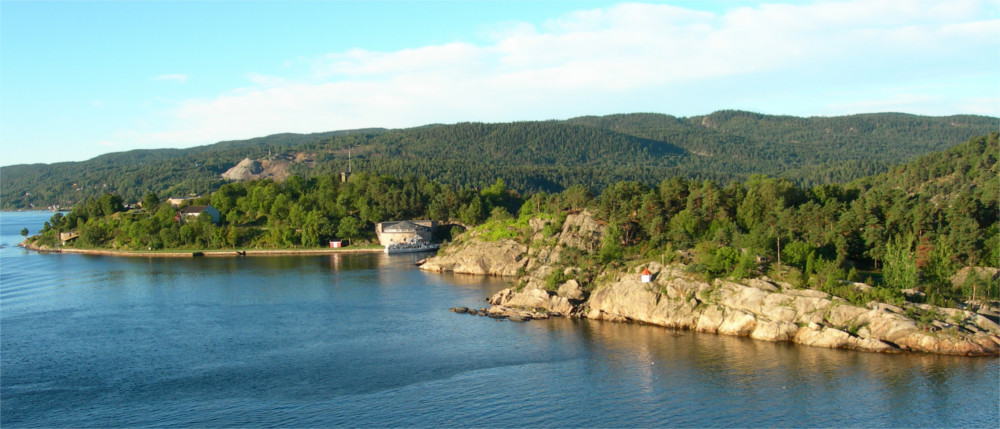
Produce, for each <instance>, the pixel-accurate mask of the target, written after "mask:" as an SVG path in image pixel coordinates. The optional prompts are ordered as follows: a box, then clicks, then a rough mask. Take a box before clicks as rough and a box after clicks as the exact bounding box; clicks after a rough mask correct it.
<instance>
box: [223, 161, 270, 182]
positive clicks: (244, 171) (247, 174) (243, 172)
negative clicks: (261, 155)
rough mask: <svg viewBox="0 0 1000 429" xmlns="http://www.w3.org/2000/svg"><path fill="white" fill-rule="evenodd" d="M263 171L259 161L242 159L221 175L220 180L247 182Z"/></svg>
mask: <svg viewBox="0 0 1000 429" xmlns="http://www.w3.org/2000/svg"><path fill="white" fill-rule="evenodd" d="M263 171H264V169H263V167H261V165H260V161H256V160H252V159H250V158H243V160H242V161H240V162H239V164H236V165H235V166H233V168H230V169H229V170H226V172H225V173H222V178H223V179H227V180H248V179H250V178H252V177H254V176H256V175H259V174H260V173H261V172H263Z"/></svg>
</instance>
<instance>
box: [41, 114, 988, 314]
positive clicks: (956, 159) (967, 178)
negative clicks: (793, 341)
mask: <svg viewBox="0 0 1000 429" xmlns="http://www.w3.org/2000/svg"><path fill="white" fill-rule="evenodd" d="M998 153H1000V144H998V134H997V133H992V134H990V135H988V136H982V137H976V138H973V139H971V140H969V141H968V142H966V143H964V144H961V145H959V146H956V147H954V148H952V149H949V150H947V151H943V152H938V153H934V154H931V155H928V156H924V157H921V158H919V159H916V160H914V161H912V162H910V163H907V164H903V165H900V166H897V167H893V169H892V170H891V171H890V172H889V173H885V174H881V175H876V176H871V177H867V178H864V179H860V180H856V181H854V182H851V183H848V184H845V185H840V184H824V185H819V186H814V187H802V186H799V185H797V184H796V183H794V182H792V181H791V180H789V179H787V178H780V177H769V176H764V175H753V176H751V177H749V178H748V179H747V180H746V181H743V182H730V183H727V184H724V185H720V184H719V183H717V182H715V181H712V180H691V179H688V178H685V177H671V178H667V179H664V180H662V181H661V182H660V183H659V184H657V185H655V186H649V185H646V184H645V183H643V182H640V181H622V182H616V183H614V184H612V185H610V186H608V187H607V188H606V189H604V190H603V192H601V193H600V194H599V195H597V196H595V195H594V193H593V192H591V190H590V189H589V188H588V187H585V186H582V185H574V186H570V187H568V188H566V189H564V190H563V191H562V192H555V193H549V192H544V191H540V192H535V193H530V194H526V195H522V194H520V193H518V192H516V191H514V190H511V189H509V188H508V186H507V184H506V182H505V181H504V180H502V179H498V180H496V181H495V182H494V183H493V184H492V185H490V186H487V187H481V188H476V187H468V186H467V187H455V186H450V185H445V184H441V183H439V182H436V181H433V180H429V179H427V178H424V177H417V176H413V175H411V176H407V177H405V178H402V179H401V178H397V177H395V176H389V175H381V176H376V175H371V174H367V173H358V174H356V175H354V176H352V177H351V178H350V180H348V181H347V182H341V181H340V180H339V177H338V176H322V177H313V178H309V179H306V178H303V177H302V176H292V177H290V178H289V179H288V180H286V181H285V182H283V183H278V182H274V181H272V180H256V181H251V182H246V183H239V182H237V183H228V184H225V185H222V186H221V187H220V188H219V189H218V190H217V191H216V192H214V193H212V194H210V195H207V196H204V197H201V198H198V199H196V200H194V201H192V202H191V204H211V205H212V206H214V207H215V208H217V209H218V210H219V212H220V213H221V215H222V216H221V217H222V220H221V223H219V224H214V223H212V222H211V220H210V219H208V218H207V217H206V216H203V217H202V218H200V219H195V220H189V221H185V220H184V219H181V218H179V217H178V215H177V209H176V208H174V207H172V206H170V205H169V204H166V203H165V202H162V201H161V200H160V197H159V196H158V195H156V194H155V193H149V194H147V195H146V196H145V197H144V199H143V204H142V207H143V208H142V209H141V210H128V209H127V207H126V205H125V204H124V200H123V199H122V197H120V196H118V195H115V194H110V193H108V194H104V195H103V196H101V197H100V198H96V199H89V200H87V201H86V202H85V203H83V204H80V205H77V206H76V207H74V209H73V210H72V211H71V212H69V213H67V214H65V215H64V214H56V215H55V216H53V217H52V219H51V220H50V221H49V222H47V223H46V225H45V228H44V229H43V231H42V232H41V235H42V239H43V241H44V240H49V242H50V243H51V244H54V240H55V239H56V237H57V235H58V232H65V231H71V230H73V231H77V232H78V233H79V238H78V239H77V240H76V242H75V243H73V244H70V245H72V246H79V247H111V248H116V249H165V248H192V249H203V248H206V249H208V248H250V247H261V248H275V247H316V246H322V245H323V244H324V243H325V242H326V241H327V240H329V239H332V238H346V239H351V240H355V241H364V240H372V239H373V238H374V232H373V231H374V224H375V223H377V222H381V221H388V220H402V219H417V218H423V219H434V220H439V221H442V222H458V223H462V224H464V225H466V226H476V225H481V224H483V223H484V222H485V223H490V224H491V227H492V228H494V229H496V230H497V231H499V232H498V233H497V234H500V235H501V236H502V235H503V234H507V233H508V232H507V231H511V230H516V228H514V227H513V226H514V225H515V224H517V223H518V222H520V224H522V225H523V224H525V223H526V221H525V219H527V218H530V217H533V216H548V217H550V218H558V217H560V216H565V214H566V213H567V212H568V211H573V210H582V209H590V210H592V211H593V212H594V213H596V216H597V217H598V218H599V219H600V220H601V221H603V222H605V223H606V224H607V225H608V232H607V233H606V235H605V237H604V241H603V242H602V243H601V244H600V246H599V247H598V248H595V249H593V252H590V253H588V254H583V255H578V260H576V261H573V263H575V264H577V265H586V266H588V267H592V268H593V269H594V272H593V274H595V275H596V273H597V272H598V271H599V268H600V267H603V266H606V265H607V264H617V263H620V262H621V261H623V260H627V259H630V258H642V257H652V256H655V255H661V257H662V255H668V256H669V257H670V258H675V257H680V256H677V255H682V254H687V255H689V256H688V257H689V258H690V261H688V262H690V265H689V269H691V270H694V271H697V272H700V273H703V274H705V275H708V276H713V277H714V276H732V277H737V278H742V277H749V276H754V275H759V274H763V273H767V272H768V271H769V270H771V269H774V268H776V267H778V268H780V269H784V270H786V271H788V273H786V274H788V275H790V276H791V277H792V278H793V279H794V280H795V282H797V283H799V284H801V285H803V286H807V285H819V287H821V288H825V290H828V291H831V292H837V291H840V292H843V293H848V294H851V293H853V292H849V291H848V292H845V291H843V290H841V289H842V288H843V287H844V286H843V285H842V280H852V281H860V280H867V282H868V283H874V284H880V285H883V286H887V288H883V289H877V290H876V292H874V293H885V294H887V295H884V296H882V297H881V298H883V299H886V300H891V299H898V298H899V293H900V291H901V290H903V289H908V288H914V287H917V286H921V287H922V288H923V289H924V290H925V291H926V292H927V293H928V294H929V298H928V299H930V300H932V301H933V302H937V303H945V302H947V301H948V300H955V299H959V298H960V297H962V296H963V295H962V294H968V292H969V291H968V290H964V289H963V290H960V291H957V292H956V290H955V289H954V288H953V287H952V285H951V283H950V281H951V277H952V276H953V275H954V274H955V273H956V272H957V270H958V269H959V268H961V267H965V266H991V267H998V264H1000V226H998V213H1000V204H998V199H1000V170H998V163H997V155H998ZM508 227H511V228H508ZM678 251H680V252H678ZM570 260H571V261H572V258H571V259H570ZM994 283H995V282H986V283H977V284H971V285H970V286H969V287H979V288H980V293H981V294H986V295H985V296H995V295H996V294H997V290H996V289H997V288H996V285H995V284H994ZM878 291H882V292H878ZM852 296H853V295H852ZM856 298H857V299H862V298H866V299H867V298H870V296H869V295H864V296H860V295H859V296H857V297H856Z"/></svg>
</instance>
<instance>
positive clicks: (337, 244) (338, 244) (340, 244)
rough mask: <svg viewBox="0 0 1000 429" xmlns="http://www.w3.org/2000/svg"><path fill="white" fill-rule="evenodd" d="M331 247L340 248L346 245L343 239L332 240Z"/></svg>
mask: <svg viewBox="0 0 1000 429" xmlns="http://www.w3.org/2000/svg"><path fill="white" fill-rule="evenodd" d="M330 247H332V248H334V249H339V248H341V247H344V242H343V241H341V240H330Z"/></svg>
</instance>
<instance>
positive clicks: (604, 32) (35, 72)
mask: <svg viewBox="0 0 1000 429" xmlns="http://www.w3.org/2000/svg"><path fill="white" fill-rule="evenodd" d="M998 30H1000V0H815V1H807V0H802V1H794V0H774V1H741V0H703V1H683V0H681V1H654V2H635V3H622V2H607V1H544V0H543V1H434V2H429V1H367V2H352V1H302V2H268V1H252V2H251V1H163V2H158V1H103V2H89V1H72V2H50V1H11V0H3V1H0V165H14V164H30V163H47V164H48V163H54V162H63V161H83V160H86V159H90V158H93V157H95V156H98V155H101V154H104V153H109V152H121V151H128V150H133V149H158V148H185V147H193V146H199V145H205V144H211V143H215V142H219V141H225V140H239V139H247V138H253V137H260V136H265V135H270V134H276V133H283V132H294V133H310V132H321V131H333V130H346V129H357V128H368V127H385V128H405V127H413V126H420V125H425V124H431V123H445V124H450V123H457V122H469V121H473V122H510V121H525V120H549V119H567V118H572V117H576V116H583V115H607V114H615V113H632V112H656V113H665V114H670V115H675V116H681V117H687V116H695V115H704V114H709V113H711V112H714V111H717V110H722V109H740V110H749V111H754V112H759V113H766V114H781V115H795V116H835V115H848V114H855V113H873V112H890V111H891V112H904V113H912V114H920V115H932V116H946V115H953V114H978V115H989V116H1000V36H998V34H1000V31H998ZM0 180H2V178H0Z"/></svg>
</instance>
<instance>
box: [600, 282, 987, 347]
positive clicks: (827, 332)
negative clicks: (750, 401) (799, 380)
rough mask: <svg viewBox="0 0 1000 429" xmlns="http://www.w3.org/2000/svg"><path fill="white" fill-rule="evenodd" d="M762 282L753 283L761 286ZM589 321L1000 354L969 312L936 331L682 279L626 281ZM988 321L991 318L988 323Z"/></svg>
mask: <svg viewBox="0 0 1000 429" xmlns="http://www.w3.org/2000/svg"><path fill="white" fill-rule="evenodd" d="M762 281H764V280H760V279H758V280H757V281H756V282H748V283H752V284H754V285H756V286H759V285H760V283H759V282H762ZM587 306H588V307H589V311H588V313H587V317H590V318H595V319H601V320H612V321H636V322H644V323H650V324H655V325H662V326H667V327H672V328H680V329H692V330H697V331H702V332H713V333H719V334H724V335H739V336H748V337H751V338H754V339H758V340H767V341H792V342H795V343H800V344H805V345H811V346H817V347H836V348H850V349H857V350H865V351H874V352H894V351H903V350H909V351H920V352H930V353H942V354H956V355H996V354H1000V337H998V336H997V335H996V334H995V333H990V329H993V328H994V327H993V326H992V325H995V324H993V323H983V324H982V326H980V325H977V324H976V323H975V322H976V321H978V318H977V317H975V315H974V313H971V312H970V313H969V314H965V316H967V317H966V319H965V320H966V321H967V322H968V324H967V325H965V326H966V327H965V328H963V329H962V330H960V329H958V327H954V328H953V329H944V330H936V331H935V330H932V329H930V328H929V327H928V326H923V327H921V326H919V325H918V324H917V323H916V322H915V321H913V320H912V319H909V318H907V317H906V316H903V315H901V314H897V313H893V312H890V311H887V310H886V309H884V308H877V307H876V308H871V309H869V308H863V307H857V306H854V305H850V304H849V303H847V302H846V301H843V300H842V299H839V298H833V297H831V296H830V295H827V294H825V293H823V292H819V291H805V290H780V291H779V289H778V288H777V287H776V286H774V285H770V286H765V287H764V288H763V289H762V288H760V287H754V286H748V285H744V284H740V283H735V282H727V281H721V280H716V281H715V283H713V284H712V285H711V286H709V285H708V284H705V283H699V282H692V281H685V280H683V279H680V278H674V279H670V280H669V281H667V282H661V283H657V282H654V283H640V282H638V281H636V280H634V279H631V278H629V279H626V280H622V281H619V282H616V283H613V284H610V285H607V286H605V287H602V288H600V289H598V290H596V291H594V292H593V293H592V294H591V297H590V299H589V300H588V301H587ZM984 319H985V320H986V321H987V322H989V320H988V319H986V318H984Z"/></svg>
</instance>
